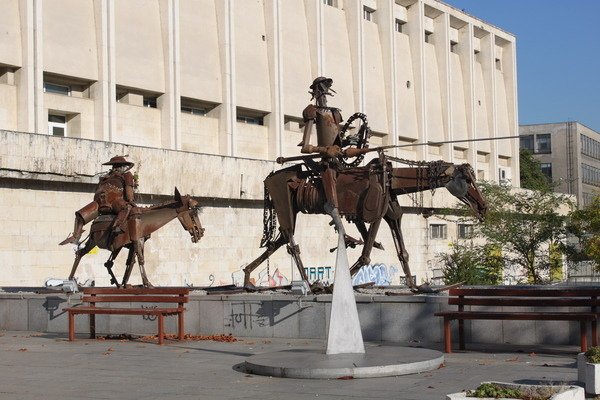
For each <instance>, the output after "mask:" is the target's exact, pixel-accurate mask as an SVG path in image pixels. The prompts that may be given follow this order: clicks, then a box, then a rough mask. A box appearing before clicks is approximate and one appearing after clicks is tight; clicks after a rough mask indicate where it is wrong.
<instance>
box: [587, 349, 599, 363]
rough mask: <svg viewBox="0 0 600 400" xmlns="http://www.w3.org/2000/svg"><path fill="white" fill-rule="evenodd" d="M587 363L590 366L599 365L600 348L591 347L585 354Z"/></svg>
mask: <svg viewBox="0 0 600 400" xmlns="http://www.w3.org/2000/svg"><path fill="white" fill-rule="evenodd" d="M585 358H586V359H587V362H589V363H591V364H600V347H598V346H592V347H590V348H589V349H588V351H586V352H585Z"/></svg>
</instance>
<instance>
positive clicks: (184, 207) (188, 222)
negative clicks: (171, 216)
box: [175, 188, 204, 243]
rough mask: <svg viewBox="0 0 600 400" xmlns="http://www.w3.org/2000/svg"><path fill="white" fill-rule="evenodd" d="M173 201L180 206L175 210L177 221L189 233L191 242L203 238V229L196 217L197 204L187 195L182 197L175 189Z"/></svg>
mask: <svg viewBox="0 0 600 400" xmlns="http://www.w3.org/2000/svg"><path fill="white" fill-rule="evenodd" d="M175 200H176V201H177V202H178V203H180V204H181V207H179V208H178V209H177V219H178V220H179V222H181V226H183V229H185V230H186V231H188V232H189V233H190V236H191V237H192V242H194V243H197V242H198V241H200V239H202V236H204V228H203V227H202V224H201V223H200V218H199V217H198V209H199V208H200V205H199V203H198V202H197V201H196V200H194V199H193V198H192V197H191V196H189V195H185V196H182V195H181V194H180V193H179V190H177V188H175Z"/></svg>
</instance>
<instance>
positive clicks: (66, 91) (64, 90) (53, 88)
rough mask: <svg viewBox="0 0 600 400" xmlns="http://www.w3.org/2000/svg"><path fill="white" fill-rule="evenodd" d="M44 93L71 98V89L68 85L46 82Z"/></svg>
mask: <svg viewBox="0 0 600 400" xmlns="http://www.w3.org/2000/svg"><path fill="white" fill-rule="evenodd" d="M44 92H46V93H54V94H62V95H63V96H70V95H71V87H70V86H67V85H58V84H56V83H50V82H44Z"/></svg>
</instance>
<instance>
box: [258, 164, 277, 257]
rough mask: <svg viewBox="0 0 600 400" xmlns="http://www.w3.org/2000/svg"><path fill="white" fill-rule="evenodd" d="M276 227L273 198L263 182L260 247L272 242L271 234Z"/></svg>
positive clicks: (273, 233) (272, 234)
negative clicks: (263, 198) (263, 194)
mask: <svg viewBox="0 0 600 400" xmlns="http://www.w3.org/2000/svg"><path fill="white" fill-rule="evenodd" d="M271 175H272V174H271ZM271 175H269V176H271ZM276 228H277V216H276V214H275V206H274V205H273V199H272V198H271V195H270V194H269V189H267V185H266V183H265V200H264V208H263V236H262V239H261V240H260V247H267V246H269V245H270V244H271V243H272V242H273V239H274V238H273V236H274V235H275V231H276Z"/></svg>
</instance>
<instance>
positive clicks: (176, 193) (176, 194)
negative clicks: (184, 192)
mask: <svg viewBox="0 0 600 400" xmlns="http://www.w3.org/2000/svg"><path fill="white" fill-rule="evenodd" d="M175 200H176V201H181V193H179V190H178V189H177V186H175Z"/></svg>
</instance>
